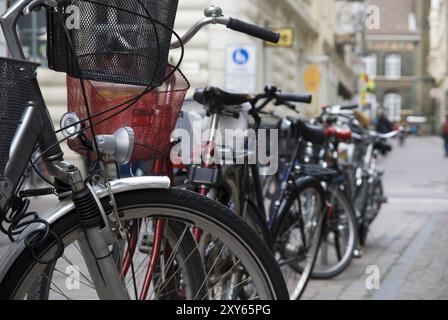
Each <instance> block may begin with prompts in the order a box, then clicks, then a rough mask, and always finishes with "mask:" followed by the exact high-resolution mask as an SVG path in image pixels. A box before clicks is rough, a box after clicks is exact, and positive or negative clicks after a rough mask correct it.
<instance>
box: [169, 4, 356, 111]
mask: <svg viewBox="0 0 448 320" xmlns="http://www.w3.org/2000/svg"><path fill="white" fill-rule="evenodd" d="M345 2H346V1H334V0H324V1H309V0H276V1H272V0H246V1H238V0H225V1H224V0H214V1H210V0H200V1H198V0H181V1H180V8H179V13H178V17H177V26H176V30H177V31H178V32H179V33H180V34H183V32H185V31H186V30H187V29H188V28H189V27H190V26H191V25H192V24H193V23H194V22H196V21H197V20H199V19H201V18H202V17H203V14H202V12H203V9H204V8H205V7H207V6H209V5H211V4H214V5H218V6H220V7H221V8H222V9H223V12H224V14H225V15H226V16H231V17H236V18H240V19H242V20H245V21H248V22H252V23H255V24H258V25H261V26H264V27H267V28H270V29H276V28H288V29H290V30H291V31H292V33H293V35H294V40H293V43H292V45H291V46H288V47H278V46H271V45H268V44H266V43H263V41H260V40H257V39H254V38H251V37H248V36H247V35H244V34H239V33H236V32H232V31H230V30H227V29H226V28H222V26H210V27H207V29H205V30H203V31H201V32H200V33H199V34H198V36H197V37H196V38H195V39H193V40H192V41H191V43H189V44H188V45H187V46H186V47H185V60H184V63H183V65H182V68H183V71H184V73H186V75H187V77H188V78H189V79H190V81H191V83H192V87H193V88H198V87H203V86H207V85H215V86H220V87H223V88H227V89H230V90H238V89H240V90H245V91H250V92H251V93H256V92H260V91H261V90H262V89H263V88H264V86H265V85H267V84H271V85H276V86H278V87H279V88H281V89H283V90H284V91H290V92H307V91H308V92H309V91H310V90H311V91H312V92H311V93H312V94H313V95H314V103H313V106H312V107H309V106H307V107H305V106H303V107H302V113H303V114H304V115H308V116H313V115H316V114H317V113H318V112H319V110H320V106H321V105H324V104H337V103H343V102H347V101H351V100H352V99H353V98H354V97H355V95H356V93H357V74H356V72H355V68H354V66H356V65H357V62H358V59H357V54H356V52H355V51H356V50H355V48H356V40H357V39H358V38H357V37H354V38H353V39H354V40H355V41H354V40H350V38H348V40H346V41H344V39H343V38H341V37H339V38H338V37H336V32H335V30H336V29H337V24H338V23H339V20H338V19H337V17H338V16H337V13H338V12H340V11H341V10H343V9H344V7H342V8H341V6H339V7H338V4H337V3H345ZM348 2H350V1H348ZM338 9H339V11H338ZM241 49H243V50H245V51H247V52H250V55H251V57H252V58H253V59H254V60H255V61H252V63H253V65H252V70H251V71H249V72H248V74H243V75H242V76H241V75H239V74H238V73H234V72H233V64H234V61H232V60H233V59H234V57H235V54H232V52H234V51H235V52H237V51H238V50H241ZM177 57H178V55H176V54H174V55H173V60H175V59H176V58H177ZM307 89H308V90H307Z"/></svg>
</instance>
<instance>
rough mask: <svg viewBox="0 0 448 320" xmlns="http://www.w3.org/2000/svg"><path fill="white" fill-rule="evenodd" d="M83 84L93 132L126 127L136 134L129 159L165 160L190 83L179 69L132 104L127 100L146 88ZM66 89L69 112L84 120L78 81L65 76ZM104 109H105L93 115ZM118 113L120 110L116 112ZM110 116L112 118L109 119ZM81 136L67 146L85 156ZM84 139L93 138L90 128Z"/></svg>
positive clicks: (99, 132) (100, 83)
mask: <svg viewBox="0 0 448 320" xmlns="http://www.w3.org/2000/svg"><path fill="white" fill-rule="evenodd" d="M172 71H173V68H172V67H170V68H169V70H167V76H168V75H169V74H170V73H171V72H172ZM84 87H85V92H86V96H87V101H88V106H89V108H90V113H91V115H92V117H93V119H92V123H93V124H94V128H95V134H96V135H103V134H107V135H110V134H113V133H114V132H115V131H117V130H118V129H120V128H123V127H129V128H132V129H133V130H134V133H135V145H134V152H133V155H132V161H137V160H141V161H147V160H154V159H165V158H166V157H167V156H168V155H169V152H170V146H171V141H170V138H171V133H172V131H173V130H174V129H175V126H176V122H177V119H178V117H179V114H180V110H181V108H182V104H183V101H184V99H185V95H186V93H187V90H188V89H189V83H188V81H187V79H186V78H185V77H184V75H183V74H182V73H181V72H180V71H176V72H175V73H174V74H172V75H171V76H170V77H169V78H167V80H166V81H165V82H164V84H163V85H162V86H160V87H158V88H157V89H154V90H153V91H151V92H149V93H147V94H145V95H144V96H143V97H142V98H140V100H138V102H137V103H135V104H132V103H129V102H128V101H129V100H131V99H133V98H135V97H137V96H140V95H141V94H142V93H143V92H144V91H145V89H146V88H145V87H139V86H132V85H121V84H113V83H106V82H97V81H88V80H84ZM67 88H68V110H69V112H74V113H76V114H77V115H78V116H79V117H80V118H81V119H87V118H88V113H87V109H86V104H85V99H84V96H83V91H82V86H81V82H80V80H79V79H75V78H71V77H68V78H67ZM122 104H123V105H122ZM131 104H132V105H131ZM120 105H122V106H120ZM117 106H120V107H118V108H117ZM103 111H107V112H106V113H105V114H102V115H100V116H96V115H98V114H100V113H101V112H103ZM120 111H121V112H120ZM118 112H120V113H119V114H117V115H115V114H116V113H118ZM113 115H115V116H113ZM111 116H113V117H112V118H111V119H109V118H110V117H111ZM88 125H89V124H88V121H85V122H84V124H83V127H84V128H87V127H88ZM81 139H82V138H78V139H76V140H70V141H69V142H68V145H69V147H70V149H72V150H73V151H75V152H77V153H80V154H82V155H87V154H88V151H87V149H86V147H85V143H84V144H83V143H82V142H81ZM83 139H87V141H90V142H92V141H93V140H92V134H91V130H86V131H84V137H83Z"/></svg>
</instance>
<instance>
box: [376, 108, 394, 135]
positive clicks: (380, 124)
mask: <svg viewBox="0 0 448 320" xmlns="http://www.w3.org/2000/svg"><path fill="white" fill-rule="evenodd" d="M376 131H377V132H378V133H383V134H385V133H389V132H391V131H392V123H391V122H390V121H389V119H387V117H386V114H385V113H384V111H382V112H380V114H379V116H378V121H377V124H376Z"/></svg>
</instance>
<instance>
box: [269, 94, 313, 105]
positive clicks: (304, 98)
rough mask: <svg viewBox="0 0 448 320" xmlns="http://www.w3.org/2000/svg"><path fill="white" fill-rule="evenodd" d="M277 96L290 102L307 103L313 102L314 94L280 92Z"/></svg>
mask: <svg viewBox="0 0 448 320" xmlns="http://www.w3.org/2000/svg"><path fill="white" fill-rule="evenodd" d="M277 98H278V99H280V100H284V101H289V102H298V103H307V104H311V103H312V102H313V96H312V95H310V94H295V93H279V94H277Z"/></svg>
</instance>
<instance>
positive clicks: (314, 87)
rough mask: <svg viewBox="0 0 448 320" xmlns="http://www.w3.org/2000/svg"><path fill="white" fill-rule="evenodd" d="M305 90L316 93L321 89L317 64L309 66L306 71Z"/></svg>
mask: <svg viewBox="0 0 448 320" xmlns="http://www.w3.org/2000/svg"><path fill="white" fill-rule="evenodd" d="M304 80H305V81H304V82H305V90H306V91H307V92H309V93H316V92H318V91H319V89H320V69H319V66H318V65H317V64H311V65H309V66H308V67H307V68H306V70H305V78H304Z"/></svg>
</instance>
